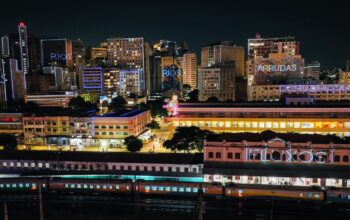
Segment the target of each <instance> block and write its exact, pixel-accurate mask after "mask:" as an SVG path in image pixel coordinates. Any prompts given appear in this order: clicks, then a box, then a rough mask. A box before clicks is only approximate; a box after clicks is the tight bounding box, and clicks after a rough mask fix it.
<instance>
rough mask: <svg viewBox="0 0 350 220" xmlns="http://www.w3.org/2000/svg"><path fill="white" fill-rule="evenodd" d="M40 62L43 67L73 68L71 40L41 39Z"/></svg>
mask: <svg viewBox="0 0 350 220" xmlns="http://www.w3.org/2000/svg"><path fill="white" fill-rule="evenodd" d="M41 64H42V66H43V67H49V66H56V67H62V68H73V46H72V41H71V40H69V39H42V40H41Z"/></svg>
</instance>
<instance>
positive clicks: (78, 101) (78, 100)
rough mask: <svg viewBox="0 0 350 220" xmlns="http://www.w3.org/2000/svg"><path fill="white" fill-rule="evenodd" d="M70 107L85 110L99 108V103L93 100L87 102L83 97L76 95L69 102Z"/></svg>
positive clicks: (80, 110) (79, 110)
mask: <svg viewBox="0 0 350 220" xmlns="http://www.w3.org/2000/svg"><path fill="white" fill-rule="evenodd" d="M68 107H69V109H70V110H71V111H73V112H85V111H89V110H92V109H97V105H96V104H93V103H91V102H86V101H85V100H84V99H83V98H82V97H80V96H78V97H74V98H72V99H71V100H70V101H69V103H68Z"/></svg>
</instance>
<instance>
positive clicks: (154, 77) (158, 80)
mask: <svg viewBox="0 0 350 220" xmlns="http://www.w3.org/2000/svg"><path fill="white" fill-rule="evenodd" d="M150 87H151V89H150V92H151V94H152V95H154V94H156V93H160V92H161V90H162V57H161V55H160V52H154V53H153V54H152V56H151V57H150Z"/></svg>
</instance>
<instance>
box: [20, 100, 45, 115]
mask: <svg viewBox="0 0 350 220" xmlns="http://www.w3.org/2000/svg"><path fill="white" fill-rule="evenodd" d="M19 108H20V111H21V112H25V113H35V112H38V111H39V110H40V107H39V106H38V104H36V103H35V102H27V103H23V104H21V105H20V107H19Z"/></svg>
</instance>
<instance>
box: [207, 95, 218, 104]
mask: <svg viewBox="0 0 350 220" xmlns="http://www.w3.org/2000/svg"><path fill="white" fill-rule="evenodd" d="M207 102H210V103H216V102H220V101H219V99H218V98H217V97H215V96H212V97H209V98H208V99H207Z"/></svg>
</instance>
